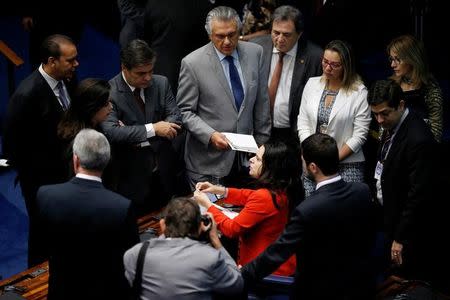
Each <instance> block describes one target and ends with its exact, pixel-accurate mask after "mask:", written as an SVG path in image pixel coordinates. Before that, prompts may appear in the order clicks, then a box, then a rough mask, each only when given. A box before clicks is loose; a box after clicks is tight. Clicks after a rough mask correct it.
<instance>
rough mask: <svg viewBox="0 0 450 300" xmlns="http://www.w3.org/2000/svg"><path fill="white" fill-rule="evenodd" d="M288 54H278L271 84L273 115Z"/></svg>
mask: <svg viewBox="0 0 450 300" xmlns="http://www.w3.org/2000/svg"><path fill="white" fill-rule="evenodd" d="M285 54H286V53H284V52H278V62H277V65H276V66H275V69H274V71H273V74H272V79H270V84H269V99H270V112H271V113H272V115H273V108H274V106H275V98H276V96H277V90H278V84H279V83H280V78H281V71H282V70H283V57H284V55H285Z"/></svg>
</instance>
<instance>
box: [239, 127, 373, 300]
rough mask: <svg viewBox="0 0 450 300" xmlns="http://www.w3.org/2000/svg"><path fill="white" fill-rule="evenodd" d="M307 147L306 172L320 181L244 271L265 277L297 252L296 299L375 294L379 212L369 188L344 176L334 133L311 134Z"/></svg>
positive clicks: (249, 277)
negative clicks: (374, 251)
mask: <svg viewBox="0 0 450 300" xmlns="http://www.w3.org/2000/svg"><path fill="white" fill-rule="evenodd" d="M302 151H303V154H302V158H303V162H304V164H303V167H304V170H305V171H304V172H306V173H307V175H305V176H309V177H311V179H313V180H314V181H315V182H316V183H317V187H316V190H315V191H314V192H313V193H312V194H311V195H310V197H309V198H306V199H305V200H304V201H303V202H302V203H301V204H300V205H299V206H297V207H296V209H295V210H294V212H293V215H292V218H291V220H290V222H289V223H288V225H287V226H286V228H285V230H284V232H283V234H282V235H281V236H280V238H279V239H278V240H277V241H276V242H275V243H273V244H272V245H270V246H269V247H268V248H267V249H266V250H265V251H264V252H263V253H262V254H260V255H259V256H258V257H257V258H256V259H255V260H253V261H252V262H250V263H249V264H247V265H245V266H244V267H243V268H242V275H243V276H244V279H245V280H246V281H247V282H249V281H253V280H255V279H261V278H263V277H264V276H267V275H269V274H270V273H272V272H273V271H274V270H275V269H277V268H278V266H279V265H280V264H281V263H283V262H284V261H286V260H287V259H288V258H289V257H290V256H291V255H292V254H294V253H295V254H296V257H297V270H296V275H295V283H294V286H293V291H292V293H291V299H328V298H329V299H370V295H371V294H372V293H373V290H374V289H373V288H374V287H373V284H374V280H373V274H372V273H373V272H372V270H373V266H372V265H371V251H372V248H373V242H374V238H375V228H374V227H375V226H374V223H375V222H374V217H375V215H374V210H373V209H374V207H373V201H372V198H371V195H370V191H369V187H368V186H367V185H366V184H364V183H358V182H345V181H343V180H342V178H341V176H340V175H339V174H338V164H339V154H338V148H337V145H336V141H335V140H334V139H333V138H332V137H330V136H329V135H326V134H322V133H316V134H313V135H311V136H310V137H308V138H307V139H305V140H304V141H303V143H302Z"/></svg>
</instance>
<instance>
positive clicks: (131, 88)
mask: <svg viewBox="0 0 450 300" xmlns="http://www.w3.org/2000/svg"><path fill="white" fill-rule="evenodd" d="M122 78H123V81H125V83H126V84H127V85H128V87H129V88H130V90H131V92H132V93H133V92H134V90H135V89H136V87H134V86H132V85H130V84H129V83H128V81H127V79H126V78H125V74H123V72H122ZM139 94H140V95H141V98H142V100H143V101H144V103H145V95H144V89H141V91H140V93H139Z"/></svg>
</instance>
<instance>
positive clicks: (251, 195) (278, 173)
mask: <svg viewBox="0 0 450 300" xmlns="http://www.w3.org/2000/svg"><path fill="white" fill-rule="evenodd" d="M249 174H250V176H252V177H253V178H255V179H256V184H255V185H256V189H236V188H226V187H223V186H218V185H213V184H211V183H209V182H199V183H197V185H196V191H195V192H194V198H195V200H196V201H197V202H198V203H199V204H200V205H202V206H204V207H206V208H207V210H208V212H210V213H211V214H212V215H213V216H214V220H215V221H216V223H217V226H218V229H219V230H220V231H221V232H222V234H223V235H225V236H226V237H229V238H234V237H239V257H238V264H240V265H245V264H247V263H249V262H250V261H252V260H253V259H255V258H256V257H257V256H258V255H259V254H260V253H261V252H262V251H264V250H265V249H266V248H267V246H269V245H270V244H271V243H272V242H274V241H275V240H276V239H277V238H278V237H279V236H280V234H281V232H282V231H283V229H284V227H285V225H286V223H287V221H288V219H289V212H290V207H291V206H290V203H289V202H291V204H292V205H293V203H294V201H296V200H298V199H296V198H297V196H294V194H295V193H294V192H293V191H294V189H295V188H298V187H300V186H301V184H300V183H299V181H298V180H297V178H298V176H299V174H300V164H299V157H298V154H297V153H296V151H295V150H294V148H292V147H288V146H287V145H286V144H285V143H283V142H281V141H269V142H267V143H266V144H265V145H263V146H261V147H260V148H259V150H258V152H257V153H256V155H255V156H254V157H252V158H251V159H250V171H249ZM206 193H213V194H216V195H223V196H225V203H228V204H232V205H238V206H243V207H244V208H243V209H242V210H241V212H240V213H239V215H238V216H236V217H235V218H233V219H230V218H229V217H227V216H225V215H224V214H223V212H222V211H221V210H219V209H218V208H217V207H215V206H214V205H212V203H211V201H210V200H209V198H208V196H207V195H206ZM288 194H289V197H288ZM288 198H289V199H291V201H288ZM294 272H295V257H294V256H292V257H291V258H290V259H289V260H288V261H286V262H285V263H284V264H283V265H281V266H280V268H279V269H278V270H276V271H275V272H274V274H276V275H286V276H287V275H292V274H293V273H294Z"/></svg>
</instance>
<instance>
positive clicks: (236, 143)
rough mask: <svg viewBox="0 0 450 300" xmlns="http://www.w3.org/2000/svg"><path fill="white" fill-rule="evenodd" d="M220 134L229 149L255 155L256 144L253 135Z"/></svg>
mask: <svg viewBox="0 0 450 300" xmlns="http://www.w3.org/2000/svg"><path fill="white" fill-rule="evenodd" d="M222 133H223V134H224V135H225V137H226V138H227V141H228V144H229V145H230V147H231V149H233V150H236V151H244V152H250V153H256V152H257V151H258V145H257V144H256V141H255V138H254V137H253V135H250V134H239V133H231V132H222Z"/></svg>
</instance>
